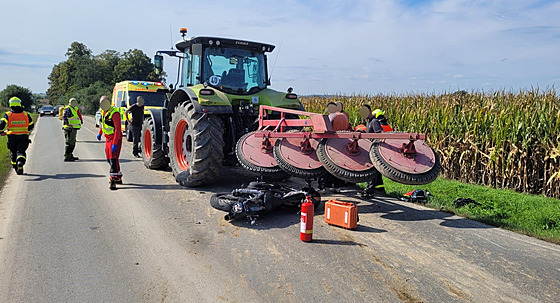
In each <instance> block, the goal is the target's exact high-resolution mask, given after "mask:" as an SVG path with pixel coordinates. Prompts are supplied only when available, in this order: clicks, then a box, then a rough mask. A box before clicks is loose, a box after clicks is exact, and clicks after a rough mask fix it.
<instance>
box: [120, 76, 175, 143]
mask: <svg viewBox="0 0 560 303" xmlns="http://www.w3.org/2000/svg"><path fill="white" fill-rule="evenodd" d="M158 89H159V90H160V91H159V92H158ZM166 91H167V90H166V87H165V86H164V85H163V84H162V83H161V82H150V81H122V82H119V83H117V84H115V88H114V89H113V106H115V107H116V108H118V109H119V112H120V113H121V127H122V131H123V132H125V135H126V139H127V141H132V130H131V127H130V126H129V125H128V122H127V121H126V118H125V117H124V112H125V111H126V110H127V109H128V108H129V107H130V106H131V105H134V104H136V98H138V96H142V98H144V116H145V117H147V116H149V115H150V112H149V111H148V109H150V108H162V107H163V104H164V102H165V101H166V100H167V93H166ZM129 118H130V115H129Z"/></svg>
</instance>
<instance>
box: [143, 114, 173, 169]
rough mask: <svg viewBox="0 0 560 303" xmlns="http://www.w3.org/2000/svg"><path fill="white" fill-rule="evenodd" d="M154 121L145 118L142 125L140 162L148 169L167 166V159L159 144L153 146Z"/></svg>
mask: <svg viewBox="0 0 560 303" xmlns="http://www.w3.org/2000/svg"><path fill="white" fill-rule="evenodd" d="M155 142H156V140H155V129H154V120H153V119H152V118H146V119H145V120H144V123H143V124H142V134H141V136H140V146H141V147H142V160H143V161H144V166H146V167H147V168H149V169H158V168H163V167H166V166H167V163H168V159H167V157H166V156H165V152H164V151H163V149H162V147H161V144H155Z"/></svg>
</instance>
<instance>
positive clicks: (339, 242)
mask: <svg viewBox="0 0 560 303" xmlns="http://www.w3.org/2000/svg"><path fill="white" fill-rule="evenodd" d="M311 243H312V244H329V245H350V246H367V245H365V244H362V243H358V242H355V241H342V240H327V239H313V240H312V241H311Z"/></svg>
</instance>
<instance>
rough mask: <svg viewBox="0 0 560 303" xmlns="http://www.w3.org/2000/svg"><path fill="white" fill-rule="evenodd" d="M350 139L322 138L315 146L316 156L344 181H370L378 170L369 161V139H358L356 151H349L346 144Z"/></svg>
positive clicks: (325, 166)
mask: <svg viewBox="0 0 560 303" xmlns="http://www.w3.org/2000/svg"><path fill="white" fill-rule="evenodd" d="M352 141H353V140H352V139H339V138H331V139H323V140H322V141H321V142H320V143H319V146H318V147H317V156H318V157H319V160H320V161H321V163H323V167H324V168H325V169H326V170H327V171H328V172H329V173H331V174H332V175H334V176H335V177H337V178H339V179H341V180H344V181H346V182H351V183H358V182H366V181H370V180H371V179H372V178H373V177H374V176H375V175H376V174H378V173H379V172H378V171H377V170H376V169H375V167H374V166H373V164H372V163H371V160H370V157H369V149H370V147H371V141H370V140H363V139H362V140H358V149H357V152H355V153H351V152H350V151H349V149H348V145H349V144H350V143H352Z"/></svg>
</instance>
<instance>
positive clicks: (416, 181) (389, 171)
mask: <svg viewBox="0 0 560 303" xmlns="http://www.w3.org/2000/svg"><path fill="white" fill-rule="evenodd" d="M432 151H433V149H432ZM434 156H435V160H434V162H435V163H434V166H433V167H432V168H431V169H430V170H429V171H427V172H425V173H421V174H409V173H405V172H402V171H400V170H397V169H395V168H394V167H392V166H391V165H389V163H387V161H385V159H384V158H383V157H381V154H380V153H379V141H374V142H373V144H372V145H371V149H370V150H369V157H370V159H371V162H372V163H373V165H374V166H375V167H376V168H377V170H379V172H380V173H381V174H382V175H383V176H385V177H387V178H389V179H391V180H393V181H395V182H398V183H402V184H408V185H424V184H428V183H430V182H432V181H434V180H435V179H436V178H437V177H438V174H439V171H440V169H441V164H440V161H439V157H438V155H437V154H436V153H435V152H434Z"/></svg>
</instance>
